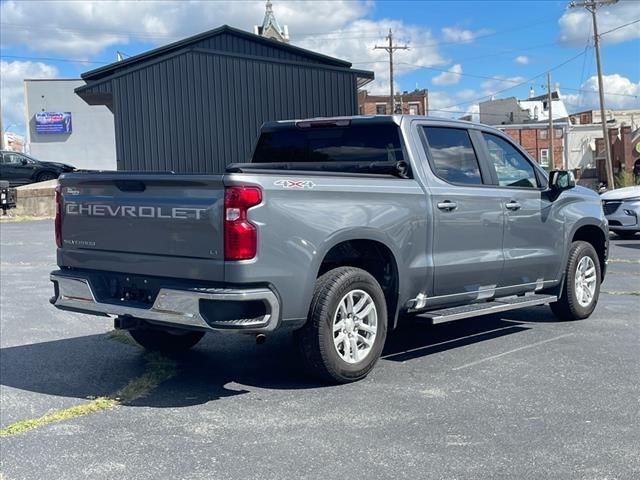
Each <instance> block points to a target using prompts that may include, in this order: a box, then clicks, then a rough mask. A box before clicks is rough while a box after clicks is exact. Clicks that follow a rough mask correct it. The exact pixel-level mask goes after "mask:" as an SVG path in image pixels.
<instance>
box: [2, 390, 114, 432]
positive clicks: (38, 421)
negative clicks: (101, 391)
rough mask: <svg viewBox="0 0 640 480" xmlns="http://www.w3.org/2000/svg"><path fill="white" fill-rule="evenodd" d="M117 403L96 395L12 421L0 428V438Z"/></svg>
mask: <svg viewBox="0 0 640 480" xmlns="http://www.w3.org/2000/svg"><path fill="white" fill-rule="evenodd" d="M117 404H118V402H117V401H116V400H114V399H111V398H106V397H98V398H96V399H95V400H91V401H90V402H87V403H83V404H82V405H76V406H75V407H70V408H65V409H64V410H57V411H55V412H52V413H48V414H47V415H44V416H42V417H40V418H32V419H27V420H21V421H19V422H16V423H12V424H11V425H9V426H8V427H5V428H3V429H1V430H0V438H3V437H10V436H12V435H18V434H19V433H24V432H27V431H29V430H33V429H34V428H38V427H41V426H43V425H48V424H50V423H57V422H62V421H64V420H69V419H70V418H76V417H82V416H84V415H89V414H90V413H95V412H100V411H102V410H109V409H111V408H113V407H115V406H116V405H117Z"/></svg>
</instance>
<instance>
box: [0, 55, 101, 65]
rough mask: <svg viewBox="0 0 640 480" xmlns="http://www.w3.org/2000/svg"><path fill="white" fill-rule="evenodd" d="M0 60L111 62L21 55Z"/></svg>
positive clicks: (7, 56)
mask: <svg viewBox="0 0 640 480" xmlns="http://www.w3.org/2000/svg"><path fill="white" fill-rule="evenodd" d="M0 58H15V59H17V60H38V61H44V62H68V63H95V64H100V65H107V64H109V63H112V62H113V61H112V60H80V59H73V58H53V57H28V56H23V55H5V54H0Z"/></svg>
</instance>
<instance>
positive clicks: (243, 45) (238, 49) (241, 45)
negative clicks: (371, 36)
mask: <svg viewBox="0 0 640 480" xmlns="http://www.w3.org/2000/svg"><path fill="white" fill-rule="evenodd" d="M272 42H273V45H264V44H262V43H259V42H251V41H247V40H245V39H244V38H240V37H238V36H237V35H229V34H226V33H223V34H221V35H215V36H212V37H209V38H206V39H204V40H201V41H199V42H197V43H195V44H194V45H193V46H194V47H195V48H205V49H208V50H219V51H223V52H229V53H238V54H241V55H253V56H257V57H265V58H278V59H280V60H289V61H294V62H304V63H317V64H319V63H324V64H325V65H326V64H327V63H332V64H334V65H342V66H344V62H343V61H341V60H336V61H335V62H331V60H332V59H329V57H327V59H326V60H325V61H324V62H321V61H320V60H319V59H316V58H313V57H311V56H309V55H302V54H298V53H296V52H291V51H288V50H285V49H282V48H278V47H279V45H278V43H277V42H276V41H275V40H272Z"/></svg>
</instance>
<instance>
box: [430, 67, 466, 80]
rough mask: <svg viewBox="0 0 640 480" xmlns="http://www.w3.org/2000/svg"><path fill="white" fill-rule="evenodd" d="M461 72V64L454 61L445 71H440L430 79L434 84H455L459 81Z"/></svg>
mask: <svg viewBox="0 0 640 480" xmlns="http://www.w3.org/2000/svg"><path fill="white" fill-rule="evenodd" d="M461 74H462V65H460V64H459V63H456V64H455V65H454V66H453V67H451V68H450V69H449V71H447V72H442V73H440V74H439V75H436V76H435V77H433V78H432V79H431V83H433V84H434V85H455V84H456V83H458V82H459V81H460V75H461Z"/></svg>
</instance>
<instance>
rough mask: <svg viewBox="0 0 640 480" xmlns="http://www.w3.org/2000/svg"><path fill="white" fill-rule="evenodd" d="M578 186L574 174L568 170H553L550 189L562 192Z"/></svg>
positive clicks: (550, 174)
mask: <svg viewBox="0 0 640 480" xmlns="http://www.w3.org/2000/svg"><path fill="white" fill-rule="evenodd" d="M575 186H576V179H575V177H574V176H573V172H569V171H567V170H553V171H551V172H550V173H549V188H550V189H551V190H555V191H556V192H560V191H562V190H568V189H570V188H573V187H575Z"/></svg>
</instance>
